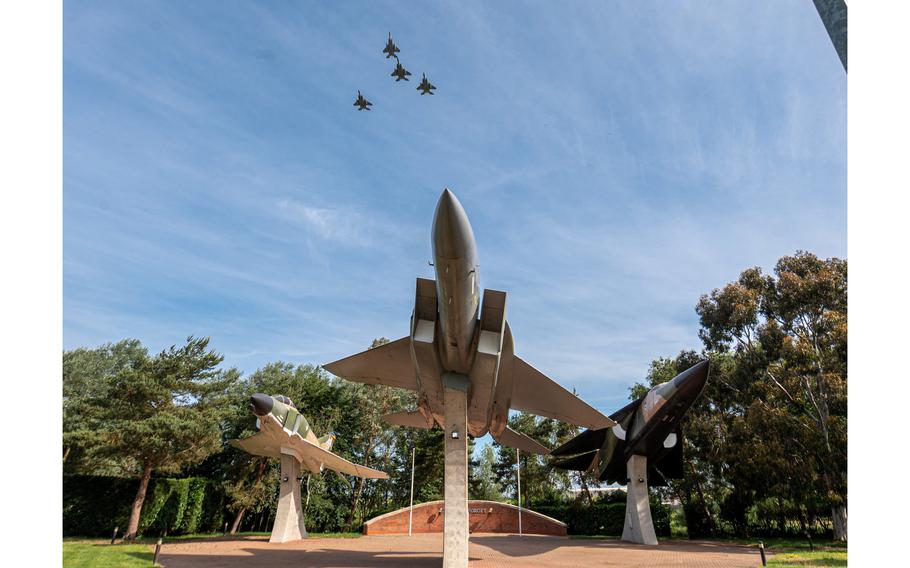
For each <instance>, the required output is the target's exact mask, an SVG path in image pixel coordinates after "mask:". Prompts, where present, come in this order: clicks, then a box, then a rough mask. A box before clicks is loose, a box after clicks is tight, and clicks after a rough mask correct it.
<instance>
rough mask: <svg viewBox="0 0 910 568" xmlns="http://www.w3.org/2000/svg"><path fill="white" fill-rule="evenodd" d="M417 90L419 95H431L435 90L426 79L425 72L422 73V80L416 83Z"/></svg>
mask: <svg viewBox="0 0 910 568" xmlns="http://www.w3.org/2000/svg"><path fill="white" fill-rule="evenodd" d="M417 90H418V91H420V94H421V96H422V95H432V94H433V91H435V90H436V86H435V85H433V83H430V82H429V81H428V80H427V74H426V73H424V74H423V80H422V81H421V82H420V84H419V85H417Z"/></svg>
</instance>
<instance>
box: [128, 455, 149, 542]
mask: <svg viewBox="0 0 910 568" xmlns="http://www.w3.org/2000/svg"><path fill="white" fill-rule="evenodd" d="M151 478H152V462H150V461H146V462H145V464H144V465H143V467H142V479H141V480H140V481H139V491H137V492H136V498H135V499H133V507H132V508H131V509H130V521H129V523H128V524H127V527H126V534H125V535H123V540H135V539H136V533H138V532H139V515H141V514H142V504H143V503H145V492H146V490H147V489H148V487H149V480H150V479H151Z"/></svg>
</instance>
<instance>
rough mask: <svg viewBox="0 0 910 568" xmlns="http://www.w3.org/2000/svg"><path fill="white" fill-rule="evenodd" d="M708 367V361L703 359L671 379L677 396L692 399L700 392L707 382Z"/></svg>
mask: <svg viewBox="0 0 910 568" xmlns="http://www.w3.org/2000/svg"><path fill="white" fill-rule="evenodd" d="M708 368H709V364H708V361H707V360H705V361H701V362H699V363H696V364H695V365H693V366H691V367H689V368H688V369H686V370H685V371H683V372H682V373H680V375H679V376H678V377H676V378H675V379H674V380H673V382H674V383H675V386H676V389H677V390H676V394H677V396H680V397H682V398H685V399H686V400H690V401H694V400H695V398H696V397H698V395H700V394H701V391H703V390H704V388H705V384H707V382H708Z"/></svg>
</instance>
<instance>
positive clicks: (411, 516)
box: [408, 446, 417, 536]
mask: <svg viewBox="0 0 910 568" xmlns="http://www.w3.org/2000/svg"><path fill="white" fill-rule="evenodd" d="M416 450H417V448H416V446H415V447H413V448H411V511H410V513H408V536H411V534H412V533H411V527H412V526H413V524H414V452H415V451H416Z"/></svg>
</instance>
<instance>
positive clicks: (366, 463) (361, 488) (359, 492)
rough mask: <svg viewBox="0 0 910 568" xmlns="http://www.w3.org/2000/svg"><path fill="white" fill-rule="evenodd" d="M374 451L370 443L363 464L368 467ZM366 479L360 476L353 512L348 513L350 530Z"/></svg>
mask: <svg viewBox="0 0 910 568" xmlns="http://www.w3.org/2000/svg"><path fill="white" fill-rule="evenodd" d="M372 451H373V445H372V444H370V446H369V447H368V448H367V452H366V456H365V457H364V459H363V465H364V466H366V467H370V454H371V453H372ZM364 481H365V479H364V478H363V477H359V478H358V482H357V490H356V491H355V492H354V503H353V505H352V506H351V513H350V515H348V523H347V526H348V530H351V527H352V525H353V524H354V516H355V515H356V513H357V505H359V504H360V496H361V495H362V494H363V482H364Z"/></svg>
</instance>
